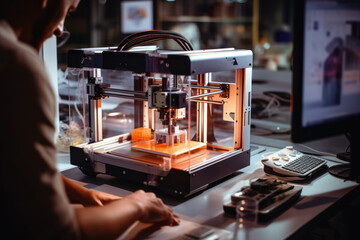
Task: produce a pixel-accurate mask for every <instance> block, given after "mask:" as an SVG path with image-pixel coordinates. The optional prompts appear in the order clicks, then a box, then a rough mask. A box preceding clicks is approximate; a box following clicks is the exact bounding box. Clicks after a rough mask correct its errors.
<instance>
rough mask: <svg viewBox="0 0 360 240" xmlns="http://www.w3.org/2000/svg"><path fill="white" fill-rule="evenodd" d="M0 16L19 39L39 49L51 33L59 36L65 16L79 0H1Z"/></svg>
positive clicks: (73, 9) (73, 8)
mask: <svg viewBox="0 0 360 240" xmlns="http://www.w3.org/2000/svg"><path fill="white" fill-rule="evenodd" d="M2 2H6V3H4V5H5V6H6V7H4V8H3V11H2V12H1V13H0V18H2V19H5V20H7V21H8V22H9V23H10V25H11V26H12V27H13V28H14V30H15V32H16V34H17V35H18V38H19V40H20V41H23V42H26V43H28V44H30V45H32V46H34V47H35V48H36V49H38V50H39V49H40V48H41V46H42V44H43V43H44V41H45V40H46V39H48V38H50V37H51V36H52V35H53V34H55V35H56V36H61V34H62V32H63V27H64V21H65V18H66V16H67V15H68V14H69V13H70V12H73V11H75V9H76V8H77V6H78V4H79V2H80V0H33V1H29V0H18V1H14V0H3V1H2Z"/></svg>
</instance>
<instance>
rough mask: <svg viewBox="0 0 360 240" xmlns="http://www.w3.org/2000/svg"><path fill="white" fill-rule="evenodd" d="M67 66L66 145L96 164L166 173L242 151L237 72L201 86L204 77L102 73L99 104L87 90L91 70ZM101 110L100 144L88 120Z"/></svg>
mask: <svg viewBox="0 0 360 240" xmlns="http://www.w3.org/2000/svg"><path fill="white" fill-rule="evenodd" d="M67 71H68V79H67V80H68V94H69V95H68V99H65V100H63V101H64V103H66V102H67V103H68V105H66V104H64V105H63V109H62V112H64V113H66V112H68V117H67V124H68V126H69V131H68V134H67V135H66V134H65V135H66V136H67V137H68V140H69V141H68V142H67V143H66V144H68V145H76V146H80V147H82V148H84V149H86V152H87V153H89V154H90V155H92V156H96V157H95V159H96V161H105V160H103V159H111V161H114V162H115V161H116V165H118V166H126V167H129V166H130V168H133V169H134V168H136V170H139V171H143V172H148V173H150V174H153V175H166V174H167V172H169V171H170V170H171V169H172V168H174V169H179V170H183V171H189V172H191V171H192V169H195V168H197V167H201V166H203V165H205V164H208V163H211V161H216V160H217V159H219V157H221V156H222V154H226V153H227V152H229V151H232V150H237V149H239V147H238V144H235V142H236V139H235V138H236V134H235V131H234V119H235V115H236V114H240V113H241V112H242V111H243V109H237V110H238V111H239V112H238V113H235V111H236V109H235V106H236V105H235V102H236V101H237V99H236V98H237V97H238V98H239V99H240V100H241V99H242V96H237V95H236V94H235V80H234V79H235V71H229V72H221V73H213V74H210V75H209V76H207V77H208V78H207V80H208V82H207V83H206V86H199V85H198V84H199V82H201V78H202V77H203V76H200V77H199V76H177V75H164V74H148V75H146V74H135V73H132V72H128V71H116V70H101V79H102V83H100V86H101V87H102V91H101V94H102V97H101V98H100V101H101V104H100V106H99V105H97V106H98V107H97V108H96V109H95V108H93V107H92V104H90V101H91V97H89V94H88V93H89V90H88V84H89V77H92V72H93V69H68V70H67ZM224 89H225V90H224ZM214 92H218V93H214ZM224 92H225V93H224ZM212 93H214V94H212ZM197 96H198V97H197ZM97 111H99V112H100V114H95V116H97V117H98V119H97V121H98V122H99V123H98V124H97V127H98V128H99V129H100V131H101V133H102V136H101V137H100V139H97V140H96V141H94V140H93V137H92V134H93V132H94V129H92V128H93V125H92V124H91V121H94V120H90V119H91V116H92V115H94V112H97ZM241 116H242V115H241ZM64 119H65V117H64ZM241 121H242V120H241ZM65 122H66V121H65ZM242 125H243V124H242ZM64 137H65V136H64ZM66 144H65V143H64V145H66ZM106 161H107V160H106Z"/></svg>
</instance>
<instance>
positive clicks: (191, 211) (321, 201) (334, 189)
mask: <svg viewBox="0 0 360 240" xmlns="http://www.w3.org/2000/svg"><path fill="white" fill-rule="evenodd" d="M340 139H341V138H340ZM254 140H255V141H257V142H261V141H263V142H266V139H265V140H264V139H259V138H254ZM330 140H331V139H330ZM267 143H274V141H269V140H268V141H267ZM275 143H276V142H275ZM280 143H282V142H280ZM344 144H346V143H343V142H342V143H341V144H338V146H337V147H338V148H339V147H341V149H343V145H344ZM269 145H271V144H269ZM288 145H289V144H288ZM339 145H340V146H339ZM325 147H326V146H325ZM276 150H278V148H273V147H266V152H268V151H276ZM320 150H321V149H320ZM333 150H335V151H336V148H334V149H333ZM321 151H323V150H321ZM261 154H263V153H260V154H257V155H254V156H253V157H251V163H250V165H249V166H248V167H246V168H243V169H241V170H240V171H239V172H237V174H234V175H233V176H231V177H229V178H227V179H225V180H222V181H220V182H218V183H216V184H214V185H213V186H211V187H210V188H208V189H206V190H204V191H203V192H201V193H198V194H195V195H194V196H191V197H190V198H188V199H185V200H176V199H172V198H169V197H167V196H163V195H161V194H160V196H161V198H162V199H163V201H164V202H165V203H166V204H167V205H168V206H170V207H172V209H173V210H174V211H175V213H177V214H179V215H180V216H181V218H183V219H186V221H184V222H186V223H187V221H192V222H196V223H199V224H204V225H209V226H213V227H216V228H220V229H224V230H228V231H230V232H232V233H234V234H235V235H234V236H236V238H238V239H243V238H247V239H285V238H288V237H291V235H292V234H294V233H296V232H297V231H298V230H300V229H301V228H302V227H303V226H305V224H306V223H308V222H309V221H311V220H313V219H314V218H315V217H317V216H318V215H319V214H321V213H323V212H324V211H325V210H326V209H328V208H329V207H330V206H332V205H333V204H335V203H336V202H337V201H338V200H340V199H341V198H342V197H344V196H345V195H346V194H347V193H349V192H350V191H351V190H353V189H354V188H355V187H356V186H358V184H357V183H355V182H353V181H344V180H342V179H338V178H335V177H333V176H331V175H330V174H329V173H327V172H326V173H324V174H323V175H320V176H319V177H317V178H316V179H314V180H313V181H312V182H310V183H308V184H294V185H298V186H301V187H303V190H302V193H301V196H300V198H299V200H298V201H297V202H296V203H295V204H293V205H292V206H291V207H290V208H289V209H288V210H286V211H285V212H283V213H282V214H281V215H279V216H277V217H275V218H274V219H272V220H270V221H268V222H266V223H263V224H257V225H256V226H255V227H251V228H245V229H239V228H238V224H236V221H235V219H232V218H230V217H227V216H225V215H224V212H223V208H222V205H223V202H225V201H226V200H228V199H229V198H230V195H231V194H232V193H234V192H235V191H237V190H239V189H240V188H241V187H242V186H243V185H247V184H248V181H249V179H252V178H258V177H261V176H264V171H263V165H262V164H261V162H260V160H261ZM327 159H329V161H328V166H332V165H334V164H337V163H339V162H341V161H340V160H338V159H335V158H332V157H327ZM58 167H59V170H60V171H63V174H64V175H65V176H67V177H69V178H73V179H75V180H78V181H82V182H86V183H89V184H88V186H87V187H89V188H95V189H96V190H100V191H104V192H108V193H112V194H115V195H119V196H126V195H128V194H129V193H131V192H133V191H135V190H136V189H138V188H143V187H142V186H141V185H134V184H132V183H124V182H122V180H119V179H116V178H114V177H110V176H105V175H98V176H97V178H96V179H91V178H90V177H87V176H85V175H84V174H82V173H81V172H80V170H79V169H77V168H74V166H71V165H70V164H69V155H68V154H59V155H58ZM143 189H144V188H143ZM145 190H146V189H145ZM158 195H159V194H158Z"/></svg>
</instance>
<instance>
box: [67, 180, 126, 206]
mask: <svg viewBox="0 0 360 240" xmlns="http://www.w3.org/2000/svg"><path fill="white" fill-rule="evenodd" d="M61 179H62V181H63V183H64V187H65V191H66V194H67V196H68V198H69V200H70V202H71V203H79V204H82V205H84V206H85V207H87V206H103V205H105V204H107V203H109V202H111V201H113V200H118V199H121V197H118V196H115V195H111V194H108V193H103V192H99V191H95V190H91V189H87V188H85V187H83V186H81V185H80V184H79V183H77V182H76V181H74V180H71V179H69V178H67V177H65V176H63V175H61Z"/></svg>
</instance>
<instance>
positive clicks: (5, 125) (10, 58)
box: [0, 21, 80, 239]
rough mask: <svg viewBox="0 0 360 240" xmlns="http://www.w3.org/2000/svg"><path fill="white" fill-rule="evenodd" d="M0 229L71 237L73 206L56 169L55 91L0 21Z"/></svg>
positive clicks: (75, 229) (75, 231) (13, 234)
mask: <svg viewBox="0 0 360 240" xmlns="http://www.w3.org/2000/svg"><path fill="white" fill-rule="evenodd" d="M0 79H1V81H0V89H1V93H0V98H1V101H0V104H1V108H0V109H1V110H0V111H1V117H0V138H1V141H0V154H1V159H0V164H1V165H0V167H1V173H0V178H1V179H0V184H1V218H2V221H1V222H2V223H1V229H2V230H1V234H2V235H3V236H9V237H10V239H77V238H79V236H80V230H79V226H78V224H77V222H76V218H75V214H74V210H73V209H72V207H71V205H70V203H69V200H68V198H67V196H66V193H65V190H64V186H63V183H62V180H61V177H60V173H59V172H58V171H57V169H56V148H55V144H54V133H55V127H54V120H55V111H56V103H55V95H54V92H53V90H52V87H51V84H50V81H49V78H48V76H47V74H46V70H45V67H44V64H43V61H42V59H41V58H40V57H39V55H38V53H37V52H36V50H35V49H34V48H33V47H31V46H29V45H27V44H24V43H22V42H20V41H18V39H17V37H16V35H15V32H14V31H13V29H12V28H11V26H10V25H9V24H8V23H7V22H6V21H0Z"/></svg>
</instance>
